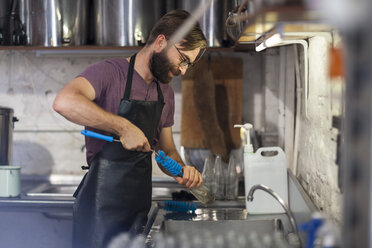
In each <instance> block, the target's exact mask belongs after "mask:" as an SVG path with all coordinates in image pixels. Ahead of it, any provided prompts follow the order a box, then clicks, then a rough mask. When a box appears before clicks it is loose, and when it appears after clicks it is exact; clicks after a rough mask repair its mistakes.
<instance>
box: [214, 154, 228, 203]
mask: <svg viewBox="0 0 372 248" xmlns="http://www.w3.org/2000/svg"><path fill="white" fill-rule="evenodd" d="M214 169H215V180H216V193H215V197H216V200H224V199H225V173H224V169H223V167H222V161H221V157H220V156H219V155H217V157H216V161H215V163H214Z"/></svg>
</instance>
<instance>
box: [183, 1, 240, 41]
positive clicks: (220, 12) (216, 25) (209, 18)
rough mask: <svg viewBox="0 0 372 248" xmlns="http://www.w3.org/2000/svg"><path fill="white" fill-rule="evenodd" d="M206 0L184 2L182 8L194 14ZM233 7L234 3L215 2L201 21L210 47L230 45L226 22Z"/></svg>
mask: <svg viewBox="0 0 372 248" xmlns="http://www.w3.org/2000/svg"><path fill="white" fill-rule="evenodd" d="M205 2H206V0H183V1H182V8H183V9H184V10H186V11H189V12H190V13H192V12H193V11H194V10H195V9H196V8H197V7H198V6H199V5H200V4H205ZM232 7H233V1H229V0H214V1H212V3H211V6H210V8H209V9H207V10H206V12H205V13H204V14H203V16H202V17H201V18H200V19H199V24H200V27H201V29H202V30H203V33H204V35H205V37H206V38H207V41H208V46H210V47H221V46H228V45H230V42H231V41H230V39H229V37H228V35H227V32H226V29H225V20H226V18H227V17H228V13H229V11H230V10H231V9H232Z"/></svg>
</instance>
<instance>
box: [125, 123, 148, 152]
mask: <svg viewBox="0 0 372 248" xmlns="http://www.w3.org/2000/svg"><path fill="white" fill-rule="evenodd" d="M120 141H121V144H122V145H123V147H124V148H125V149H127V150H131V151H139V152H149V151H150V149H151V147H150V144H149V141H148V140H147V138H146V136H145V134H144V133H143V132H142V130H141V129H139V128H138V127H137V126H135V125H133V124H132V123H130V122H129V121H128V123H126V125H125V129H124V130H123V131H122V133H121V134H120Z"/></svg>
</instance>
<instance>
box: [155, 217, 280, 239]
mask: <svg viewBox="0 0 372 248" xmlns="http://www.w3.org/2000/svg"><path fill="white" fill-rule="evenodd" d="M161 230H163V231H164V233H167V234H171V235H177V234H180V233H185V234H186V235H188V236H189V237H192V236H196V235H203V233H205V232H206V230H208V232H213V235H214V236H215V235H226V234H227V233H229V232H231V231H233V232H234V233H235V234H236V235H249V234H251V233H253V232H255V233H259V234H260V235H264V234H272V233H274V232H275V231H282V224H281V220H280V219H273V220H218V221H213V220H203V221H186V220H165V221H164V222H163V225H162V228H161Z"/></svg>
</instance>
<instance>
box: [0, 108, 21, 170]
mask: <svg viewBox="0 0 372 248" xmlns="http://www.w3.org/2000/svg"><path fill="white" fill-rule="evenodd" d="M13 112H14V111H13V109H11V108H6V107H1V106H0V166H1V165H9V164H11V163H12V150H13V149H12V148H13V128H14V122H16V121H18V119H17V118H16V117H13Z"/></svg>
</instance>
